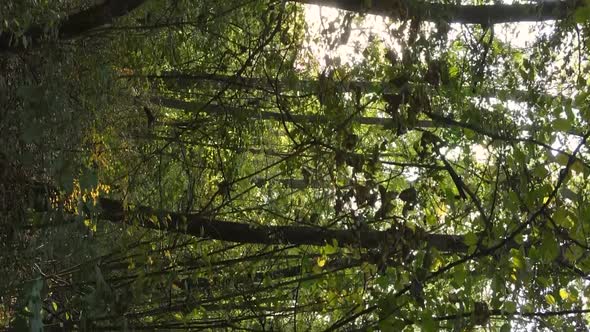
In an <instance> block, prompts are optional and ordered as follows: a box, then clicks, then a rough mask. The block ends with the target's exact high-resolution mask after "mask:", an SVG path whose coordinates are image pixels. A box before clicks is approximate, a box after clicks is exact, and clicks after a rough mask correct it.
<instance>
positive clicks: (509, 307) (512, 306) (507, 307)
mask: <svg viewBox="0 0 590 332" xmlns="http://www.w3.org/2000/svg"><path fill="white" fill-rule="evenodd" d="M504 311H506V312H509V313H515V312H516V303H515V302H513V301H506V302H504Z"/></svg>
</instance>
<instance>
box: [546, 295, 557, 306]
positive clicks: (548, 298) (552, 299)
mask: <svg viewBox="0 0 590 332" xmlns="http://www.w3.org/2000/svg"><path fill="white" fill-rule="evenodd" d="M545 301H547V303H549V304H550V305H555V304H556V303H557V302H556V301H555V297H553V295H551V294H547V295H545Z"/></svg>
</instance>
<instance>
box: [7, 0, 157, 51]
mask: <svg viewBox="0 0 590 332" xmlns="http://www.w3.org/2000/svg"><path fill="white" fill-rule="evenodd" d="M145 1H146V0H106V1H104V2H103V3H101V4H99V5H96V6H92V7H90V8H88V9H86V10H83V11H81V12H78V13H75V14H72V15H69V16H68V17H67V18H65V19H64V20H63V21H62V22H60V23H59V27H58V29H57V35H58V38H60V39H70V38H74V37H77V36H80V35H82V34H84V33H85V32H88V31H89V30H91V29H94V28H98V27H100V26H103V25H105V24H108V23H111V22H112V21H113V20H114V19H116V18H118V17H121V16H125V15H127V14H128V13H129V12H131V11H132V10H133V9H135V8H137V7H139V6H140V5H141V4H143V3H144V2H145ZM44 36H45V32H44V27H42V26H33V27H31V28H29V29H28V30H27V31H26V32H25V33H24V35H23V36H22V37H26V38H27V39H28V40H29V41H30V42H31V44H33V45H34V44H37V43H39V42H40V41H41V40H42V38H43V37H44ZM22 37H20V36H15V35H14V34H10V33H4V34H1V35H0V51H18V50H20V49H22V43H20V40H19V38H22Z"/></svg>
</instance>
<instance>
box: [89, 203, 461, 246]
mask: <svg viewBox="0 0 590 332" xmlns="http://www.w3.org/2000/svg"><path fill="white" fill-rule="evenodd" d="M99 205H100V208H101V214H100V218H101V219H104V220H108V221H112V222H128V223H131V224H133V220H134V219H135V218H136V217H137V218H138V219H139V223H140V225H141V226H142V227H146V228H152V229H158V230H165V231H171V232H179V233H185V234H189V235H193V236H197V237H204V238H211V239H215V240H220V241H228V242H236V243H257V244H295V245H313V246H324V245H326V244H332V243H333V240H336V241H337V242H338V245H339V246H355V247H362V248H367V249H382V250H387V249H395V247H396V245H399V244H400V243H402V242H403V244H404V245H407V246H410V247H412V248H413V249H415V248H419V247H421V246H422V245H423V244H424V242H427V243H428V245H430V246H432V247H434V248H436V249H438V250H440V251H443V252H454V253H462V252H465V251H466V250H467V246H466V245H465V243H464V241H463V237H462V236H457V235H443V234H428V233H425V232H424V231H422V230H420V229H418V230H417V231H412V230H410V229H407V228H400V229H397V230H394V229H390V230H388V231H374V230H340V229H324V228H320V227H304V226H263V225H252V224H246V223H238V222H232V221H221V220H215V219H211V218H208V217H204V216H201V215H197V214H179V213H173V212H164V211H157V210H153V209H151V208H149V207H138V208H136V209H135V211H127V210H125V209H124V208H123V204H122V203H121V202H119V201H116V200H112V199H108V198H100V199H99ZM135 220H137V219H135ZM401 239H403V240H401ZM410 239H412V240H410ZM398 240H399V241H398ZM400 241H401V242H400Z"/></svg>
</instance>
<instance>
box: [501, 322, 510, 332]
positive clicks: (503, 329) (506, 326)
mask: <svg viewBox="0 0 590 332" xmlns="http://www.w3.org/2000/svg"><path fill="white" fill-rule="evenodd" d="M510 331H512V326H510V323H504V325H502V327H500V332H510Z"/></svg>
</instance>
